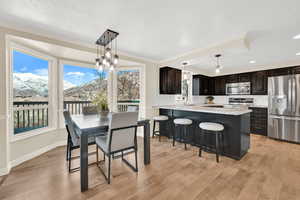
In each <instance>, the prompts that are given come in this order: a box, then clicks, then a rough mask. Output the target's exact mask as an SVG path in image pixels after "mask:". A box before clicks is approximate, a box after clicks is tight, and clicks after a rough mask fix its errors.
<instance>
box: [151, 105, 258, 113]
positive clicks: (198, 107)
mask: <svg viewBox="0 0 300 200" xmlns="http://www.w3.org/2000/svg"><path fill="white" fill-rule="evenodd" d="M210 106H218V104H212V105H210V104H202V105H157V106H153V108H162V109H170V110H183V111H193V112H205V113H214V114H223V115H243V114H246V113H250V112H252V110H251V109H247V108H228V107H225V108H214V107H210Z"/></svg>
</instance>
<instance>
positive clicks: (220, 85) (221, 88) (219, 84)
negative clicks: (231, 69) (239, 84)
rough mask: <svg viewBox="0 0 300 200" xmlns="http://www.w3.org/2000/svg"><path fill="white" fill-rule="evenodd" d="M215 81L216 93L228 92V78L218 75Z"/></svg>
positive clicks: (223, 93)
mask: <svg viewBox="0 0 300 200" xmlns="http://www.w3.org/2000/svg"><path fill="white" fill-rule="evenodd" d="M214 80H215V81H214V83H215V95H225V94H226V78H225V77H224V76H218V77H215V78H214Z"/></svg>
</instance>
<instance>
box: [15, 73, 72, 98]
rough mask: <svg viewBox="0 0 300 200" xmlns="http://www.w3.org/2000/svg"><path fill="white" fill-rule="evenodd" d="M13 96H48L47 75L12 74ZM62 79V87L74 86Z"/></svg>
mask: <svg viewBox="0 0 300 200" xmlns="http://www.w3.org/2000/svg"><path fill="white" fill-rule="evenodd" d="M13 86H14V91H13V92H14V97H35V96H40V97H46V96H48V77H47V76H40V75H37V74H32V73H14V74H13ZM74 86H75V85H73V84H72V83H69V82H67V81H64V89H69V88H71V87H74Z"/></svg>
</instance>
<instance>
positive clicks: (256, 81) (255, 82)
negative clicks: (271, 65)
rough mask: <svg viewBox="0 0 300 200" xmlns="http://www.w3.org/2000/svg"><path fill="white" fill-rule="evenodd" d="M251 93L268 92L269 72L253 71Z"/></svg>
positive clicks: (261, 93) (262, 93) (265, 93)
mask: <svg viewBox="0 0 300 200" xmlns="http://www.w3.org/2000/svg"><path fill="white" fill-rule="evenodd" d="M251 90H252V91H251V94H253V95H267V94H268V72H267V71H258V72H253V74H252V76H251Z"/></svg>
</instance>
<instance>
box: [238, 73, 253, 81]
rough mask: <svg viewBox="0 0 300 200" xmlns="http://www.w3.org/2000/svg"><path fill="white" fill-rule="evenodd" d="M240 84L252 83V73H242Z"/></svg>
mask: <svg viewBox="0 0 300 200" xmlns="http://www.w3.org/2000/svg"><path fill="white" fill-rule="evenodd" d="M238 77H239V82H250V81H251V73H242V74H239V75H238Z"/></svg>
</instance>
